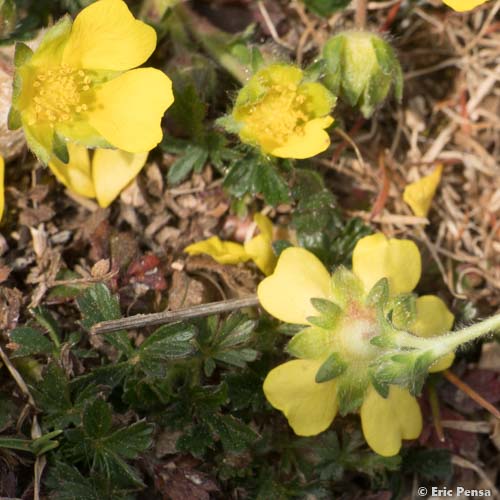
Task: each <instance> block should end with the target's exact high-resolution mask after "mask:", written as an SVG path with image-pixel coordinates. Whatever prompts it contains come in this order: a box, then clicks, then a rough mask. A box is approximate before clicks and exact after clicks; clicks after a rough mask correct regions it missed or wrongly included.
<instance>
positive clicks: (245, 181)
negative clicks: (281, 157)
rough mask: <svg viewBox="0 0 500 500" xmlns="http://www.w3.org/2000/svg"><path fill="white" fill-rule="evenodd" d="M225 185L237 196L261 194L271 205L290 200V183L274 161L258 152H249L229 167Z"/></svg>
mask: <svg viewBox="0 0 500 500" xmlns="http://www.w3.org/2000/svg"><path fill="white" fill-rule="evenodd" d="M224 187H225V188H226V189H227V190H228V191H229V193H230V194H231V195H233V196H235V197H236V198H242V197H243V196H245V195H247V194H248V195H257V194H261V195H262V196H263V197H264V200H265V201H266V203H268V204H269V205H273V206H275V205H278V204H279V203H286V202H287V201H289V199H290V196H289V192H288V191H289V190H288V184H287V182H286V181H285V179H284V178H283V177H282V176H281V175H280V173H279V172H278V170H277V168H276V166H275V165H274V163H273V162H271V161H270V160H268V159H267V158H265V157H264V156H262V155H260V154H258V153H254V152H252V153H248V154H247V155H246V156H245V157H244V158H243V159H241V160H238V161H236V162H235V163H233V165H232V166H231V167H230V168H229V171H228V173H227V175H226V178H225V179H224Z"/></svg>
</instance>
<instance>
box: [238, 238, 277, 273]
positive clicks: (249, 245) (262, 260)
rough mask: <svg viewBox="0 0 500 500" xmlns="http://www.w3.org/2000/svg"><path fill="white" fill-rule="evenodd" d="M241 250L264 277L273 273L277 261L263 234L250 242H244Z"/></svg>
mask: <svg viewBox="0 0 500 500" xmlns="http://www.w3.org/2000/svg"><path fill="white" fill-rule="evenodd" d="M243 248H244V249H245V253H246V254H247V255H248V256H249V257H250V258H251V259H252V260H253V261H254V262H255V264H256V265H257V267H258V268H259V269H260V270H261V271H262V272H263V273H264V274H265V275H266V276H269V275H270V274H271V273H272V272H273V271H274V268H275V267H276V261H277V260H278V259H277V257H276V255H275V253H274V251H273V247H272V242H271V241H270V240H268V239H267V238H266V237H265V236H264V235H263V234H258V235H257V236H255V237H254V238H252V239H251V240H250V241H246V242H245V244H244V245H243Z"/></svg>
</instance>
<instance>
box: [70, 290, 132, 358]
mask: <svg viewBox="0 0 500 500" xmlns="http://www.w3.org/2000/svg"><path fill="white" fill-rule="evenodd" d="M76 302H77V304H78V308H79V309H80V312H81V313H82V326H83V327H84V328H85V329H86V330H90V328H91V327H92V326H93V325H95V324H96V323H99V322H101V321H108V320H112V319H119V318H121V312H120V304H119V303H118V300H117V299H116V297H114V296H113V295H111V292H110V291H109V289H108V288H107V287H106V285H103V284H102V283H98V284H96V285H94V286H91V287H89V288H87V289H86V290H85V291H84V292H83V293H82V294H81V295H80V296H79V297H78V298H77V301H76ZM103 337H104V338H105V339H106V340H107V341H108V342H109V343H110V344H111V345H113V346H114V347H116V349H118V350H119V351H120V352H122V353H123V354H125V355H127V356H130V355H131V354H132V353H133V348H132V345H131V343H130V340H129V338H128V336H127V332H125V331H123V330H122V331H119V332H114V333H108V334H106V335H103Z"/></svg>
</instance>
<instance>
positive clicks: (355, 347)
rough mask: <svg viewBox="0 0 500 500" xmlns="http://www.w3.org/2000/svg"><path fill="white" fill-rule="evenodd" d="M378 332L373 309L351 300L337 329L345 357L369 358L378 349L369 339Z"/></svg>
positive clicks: (373, 355)
mask: <svg viewBox="0 0 500 500" xmlns="http://www.w3.org/2000/svg"><path fill="white" fill-rule="evenodd" d="M379 334H380V331H379V326H378V323H377V320H376V316H375V314H374V311H371V310H367V309H365V308H363V307H360V305H359V304H357V303H355V302H351V303H350V304H349V305H348V306H347V310H346V315H345V316H344V318H343V319H342V323H341V324H340V327H339V329H338V337H337V338H338V342H339V346H340V350H341V352H343V353H344V354H345V357H346V359H353V360H354V359H356V360H370V359H372V358H374V357H375V356H376V355H377V354H378V353H379V349H378V348H377V347H376V346H374V345H372V344H370V340H371V339H372V338H373V337H376V336H377V335H379Z"/></svg>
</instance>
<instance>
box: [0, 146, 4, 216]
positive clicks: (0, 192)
mask: <svg viewBox="0 0 500 500" xmlns="http://www.w3.org/2000/svg"><path fill="white" fill-rule="evenodd" d="M4 175H5V162H4V159H3V156H2V155H0V220H2V217H3V211H4V207H5V193H4Z"/></svg>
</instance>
